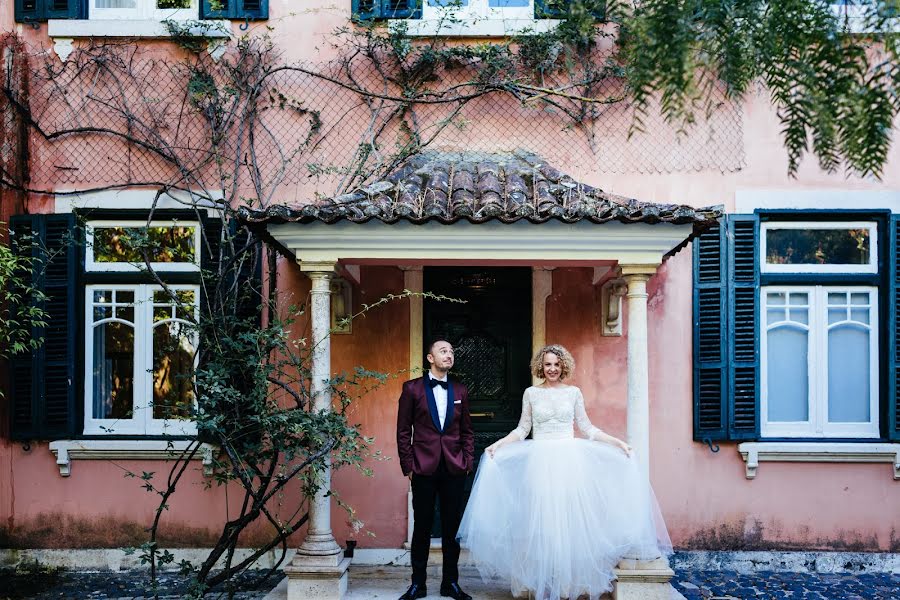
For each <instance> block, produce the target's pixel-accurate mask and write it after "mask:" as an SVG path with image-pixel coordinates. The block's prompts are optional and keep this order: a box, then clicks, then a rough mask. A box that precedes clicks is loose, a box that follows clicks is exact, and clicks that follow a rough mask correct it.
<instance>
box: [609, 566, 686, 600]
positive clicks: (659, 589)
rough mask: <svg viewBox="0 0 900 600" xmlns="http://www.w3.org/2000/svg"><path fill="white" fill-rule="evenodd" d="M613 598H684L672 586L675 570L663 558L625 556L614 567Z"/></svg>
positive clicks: (635, 599)
mask: <svg viewBox="0 0 900 600" xmlns="http://www.w3.org/2000/svg"><path fill="white" fill-rule="evenodd" d="M615 573H616V582H615V583H614V584H613V598H614V600H676V599H678V600H681V599H683V598H684V596H682V595H681V594H680V593H678V591H677V590H676V589H675V588H673V587H672V585H671V583H669V582H670V581H671V580H672V577H674V576H675V571H673V570H672V569H671V568H669V561H667V560H666V559H665V558H657V559H656V560H635V559H630V558H625V559H622V560H620V561H619V564H618V566H617V567H616V569H615Z"/></svg>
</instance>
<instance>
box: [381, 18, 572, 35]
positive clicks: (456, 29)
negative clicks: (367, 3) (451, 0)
mask: <svg viewBox="0 0 900 600" xmlns="http://www.w3.org/2000/svg"><path fill="white" fill-rule="evenodd" d="M560 23H561V21H559V20H558V19H484V18H477V19H460V20H459V21H453V22H449V21H448V20H446V19H391V20H388V24H389V25H390V26H391V27H398V26H401V25H402V26H404V27H406V35H408V36H411V37H423V36H434V35H437V36H442V37H508V36H511V35H520V34H524V33H529V32H531V33H546V32H548V31H552V30H553V29H555V28H556V26H557V25H559V24H560Z"/></svg>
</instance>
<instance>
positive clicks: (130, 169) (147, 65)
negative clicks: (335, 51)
mask: <svg viewBox="0 0 900 600" xmlns="http://www.w3.org/2000/svg"><path fill="white" fill-rule="evenodd" d="M245 58H246V57H245ZM599 58H601V59H602V57H599ZM28 61H29V67H30V71H29V76H28V80H29V82H30V83H29V89H30V94H29V98H30V100H29V102H30V110H31V114H32V117H33V120H34V122H35V123H36V124H37V125H38V126H39V128H40V130H41V131H42V134H40V135H37V134H35V135H33V136H32V143H31V159H30V160H31V187H33V188H36V189H54V190H85V189H96V188H102V187H109V186H121V185H135V184H154V183H160V184H166V185H172V184H175V185H178V186H183V187H192V186H193V187H196V186H197V185H202V186H205V187H206V189H223V188H228V187H229V186H231V185H232V184H234V183H235V179H234V178H237V179H239V180H240V181H238V182H237V184H236V185H235V189H237V188H240V190H241V193H240V195H242V196H255V197H260V200H261V203H266V200H273V199H276V198H277V200H278V202H281V203H284V202H288V203H290V202H304V201H308V200H310V199H312V198H314V197H316V196H317V195H325V196H328V195H333V194H335V193H339V192H341V191H346V190H347V189H348V188H351V187H354V186H356V185H362V184H365V183H366V182H368V181H371V180H372V179H374V178H377V177H380V176H383V175H384V174H385V172H384V171H385V170H390V167H391V166H392V165H393V164H394V163H392V161H394V160H395V159H396V158H397V156H402V155H403V154H404V153H405V152H409V151H416V150H424V149H429V150H446V151H459V150H472V151H479V152H512V151H526V152H530V153H534V154H537V155H539V156H541V157H543V159H544V160H546V161H547V162H549V163H550V164H553V165H554V166H556V167H557V168H560V169H562V170H564V171H566V172H568V173H570V174H572V175H573V176H576V177H577V176H578V174H579V173H675V172H690V171H716V172H721V173H726V172H733V171H736V170H739V169H740V168H741V167H742V166H743V163H744V150H743V139H742V138H743V134H742V114H741V107H740V106H739V105H738V104H736V103H732V102H729V101H727V100H726V98H725V96H724V94H723V93H721V92H715V94H717V96H716V97H715V98H713V103H712V106H713V107H714V109H713V110H712V111H710V112H709V114H708V115H699V117H700V118H698V120H697V122H696V123H695V124H693V125H692V126H691V127H690V128H689V130H688V131H687V132H679V131H678V129H677V127H676V126H673V125H672V124H669V123H667V122H666V120H665V119H664V118H663V117H662V116H661V114H660V112H659V110H658V108H657V107H655V106H653V107H651V108H650V110H649V111H648V113H647V115H646V116H645V118H644V120H643V123H644V126H643V131H641V132H636V133H634V132H632V126H633V122H634V121H633V118H634V108H633V106H632V105H631V104H630V103H629V102H628V100H627V99H624V100H621V101H611V102H609V103H606V104H590V105H585V104H583V103H581V102H578V101H577V100H573V99H570V98H565V97H557V96H552V95H548V94H543V95H542V94H538V97H537V98H530V99H525V100H523V98H522V97H521V95H517V94H516V93H514V92H513V93H511V92H509V91H508V90H503V89H498V90H492V91H490V92H489V93H485V94H483V95H480V96H479V97H477V98H474V99H470V100H468V101H465V102H459V101H457V102H453V101H447V102H432V103H429V102H426V101H422V102H413V103H403V102H401V101H398V98H400V97H402V95H403V89H401V87H399V86H398V85H397V83H396V82H395V81H392V80H391V79H390V78H387V79H386V78H385V77H384V72H383V65H382V66H379V65H378V64H376V62H373V61H372V60H371V59H369V58H366V57H359V58H353V59H346V60H335V61H332V62H330V63H323V64H294V65H278V64H275V63H272V64H270V65H269V69H270V71H271V72H270V73H269V74H267V75H266V77H265V78H261V79H258V80H255V83H256V84H258V88H257V89H258V90H259V91H260V93H259V97H258V100H257V101H255V103H254V105H253V107H252V115H250V113H248V112H246V111H248V110H249V107H248V104H247V99H246V95H243V94H242V92H241V91H240V90H238V89H236V87H239V86H236V85H235V83H236V82H239V83H240V84H241V85H244V84H247V85H248V89H249V88H250V87H252V86H251V85H250V84H252V83H254V81H249V80H252V79H253V77H255V76H256V73H258V71H254V70H253V69H254V67H253V66H252V65H250V66H248V65H245V64H241V63H240V62H239V61H238V62H235V61H234V59H229V58H228V57H227V56H226V57H225V58H223V59H221V60H219V61H212V60H210V59H209V58H208V57H205V60H204V59H203V57H201V58H200V59H190V60H188V59H178V58H175V57H173V55H172V54H169V55H165V54H159V53H158V47H157V51H156V54H154V51H151V50H149V49H146V48H144V49H142V48H141V47H140V46H134V45H127V44H120V45H113V44H109V45H104V46H96V47H91V48H87V49H83V50H76V51H75V52H74V53H73V54H72V55H71V56H70V57H69V58H68V60H67V61H65V62H61V61H60V60H59V59H58V58H57V57H56V56H55V55H53V54H52V53H47V52H45V51H35V50H31V51H30V54H29V58H28ZM272 67H277V68H274V69H273V68H272ZM438 74H439V76H440V78H439V79H440V82H439V86H441V87H442V88H443V89H444V90H446V89H452V87H453V86H454V85H458V86H461V87H463V88H464V87H465V86H466V85H469V84H470V83H471V82H472V81H473V80H475V79H476V78H477V77H478V75H479V73H478V70H477V66H474V65H456V66H445V67H442V68H441V69H439V70H438ZM242 77H243V78H244V79H241V78H242ZM560 77H561V75H559V74H557V75H555V76H554V75H548V76H546V78H545V79H544V80H543V81H542V82H541V84H542V89H554V90H555V89H561V88H562V87H564V84H565V81H563V80H562V79H560ZM245 79H246V81H245ZM248 81H249V83H248ZM437 85H438V84H435V86H437ZM360 89H365V90H367V93H365V94H361V93H360V91H359V90H360ZM591 93H592V94H593V96H594V97H599V98H610V99H616V98H619V97H623V96H625V94H624V93H623V84H622V82H621V81H620V80H618V79H616V78H614V77H608V78H604V79H602V80H601V81H600V82H599V83H597V84H595V85H594V87H593V88H592V89H591ZM436 94H437V92H436ZM443 97H444V98H446V96H443ZM6 109H7V110H8V109H9V107H8V106H7V107H6ZM573 115H575V117H573ZM229 119H230V120H229ZM226 122H227V123H228V124H227V125H225V126H222V124H223V123H226ZM63 132H65V133H63ZM4 151H5V150H4Z"/></svg>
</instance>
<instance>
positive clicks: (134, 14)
mask: <svg viewBox="0 0 900 600" xmlns="http://www.w3.org/2000/svg"><path fill="white" fill-rule="evenodd" d="M96 2H97V0H88V19H89V20H128V21H140V20H151V21H166V20H172V21H186V20H189V19H199V18H200V4H199V3H200V0H191V6H190V8H164V9H160V8H156V2H157V0H135V4H136V5H137V6H135V8H97V7H96V6H95V4H96Z"/></svg>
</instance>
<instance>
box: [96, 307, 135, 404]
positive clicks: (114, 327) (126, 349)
mask: <svg viewBox="0 0 900 600" xmlns="http://www.w3.org/2000/svg"><path fill="white" fill-rule="evenodd" d="M93 371H94V375H93V395H94V398H93V406H94V418H95V419H130V418H131V416H132V410H133V407H134V329H133V328H132V327H131V326H129V325H126V324H125V323H118V322H110V323H104V324H102V325H98V326H97V327H95V328H94V357H93Z"/></svg>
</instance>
